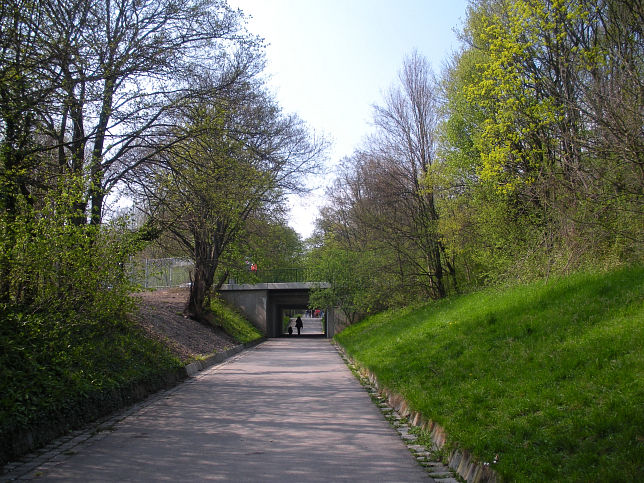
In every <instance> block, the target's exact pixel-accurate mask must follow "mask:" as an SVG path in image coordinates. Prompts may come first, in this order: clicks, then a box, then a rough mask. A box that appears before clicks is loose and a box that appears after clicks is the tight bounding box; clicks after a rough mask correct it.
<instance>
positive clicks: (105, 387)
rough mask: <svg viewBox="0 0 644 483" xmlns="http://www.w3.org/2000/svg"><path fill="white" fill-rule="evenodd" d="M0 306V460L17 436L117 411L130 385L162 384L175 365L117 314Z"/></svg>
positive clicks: (176, 362) (75, 424) (157, 345)
mask: <svg viewBox="0 0 644 483" xmlns="http://www.w3.org/2000/svg"><path fill="white" fill-rule="evenodd" d="M0 312H1V315H0V347H2V351H1V352H0V435H1V437H0V463H2V462H4V461H6V460H7V459H8V458H11V457H13V456H16V454H15V453H16V452H17V451H18V449H17V448H18V446H20V444H18V443H16V441H14V440H15V439H16V438H19V435H21V434H24V433H25V432H28V431H30V430H31V429H33V428H38V427H42V426H43V425H44V426H48V427H47V429H46V431H51V432H52V433H61V432H63V431H64V430H66V429H71V428H73V427H78V426H80V425H82V424H83V423H86V422H87V421H89V420H91V419H93V418H95V417H97V416H100V415H102V414H105V413H107V412H109V411H110V410H114V409H118V407H119V406H121V405H122V403H123V402H124V401H125V402H127V399H128V398H130V397H131V395H132V393H133V391H134V392H136V391H139V392H141V390H146V389H147V390H150V391H152V390H156V389H158V388H160V387H163V386H164V385H165V384H166V382H167V381H165V380H164V379H165V378H166V377H168V376H167V375H168V374H169V373H170V374H172V373H174V372H173V371H176V370H178V369H179V368H180V367H181V362H180V361H179V360H178V359H177V358H175V357H173V356H172V355H171V354H170V352H169V351H168V350H167V349H166V348H165V347H164V346H162V345H161V344H160V343H158V342H155V341H153V340H150V339H147V338H146V337H145V336H144V334H143V333H141V332H140V330H138V329H137V328H136V327H135V326H134V325H133V324H132V323H131V322H128V321H126V320H125V317H124V318H123V319H122V320H87V319H83V318H80V317H79V316H78V315H73V314H71V315H63V314H56V313H46V312H41V313H36V314H34V313H31V314H29V313H24V312H21V311H20V310H18V308H16V307H9V306H5V307H2V310H1V311H0ZM134 388H137V389H134ZM141 388H145V389H141ZM43 431H44V430H43ZM36 438H37V436H36ZM27 446H28V445H27ZM25 449H29V448H28V447H26V448H25Z"/></svg>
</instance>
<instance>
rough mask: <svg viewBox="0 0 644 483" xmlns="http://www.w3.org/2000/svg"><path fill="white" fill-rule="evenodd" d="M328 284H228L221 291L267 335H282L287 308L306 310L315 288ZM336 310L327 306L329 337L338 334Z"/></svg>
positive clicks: (327, 330) (230, 302)
mask: <svg viewBox="0 0 644 483" xmlns="http://www.w3.org/2000/svg"><path fill="white" fill-rule="evenodd" d="M328 286H329V284H326V283H317V282H289V283H258V284H225V285H222V287H221V288H220V290H219V294H220V295H221V297H222V298H223V299H224V300H225V301H226V302H227V303H229V304H230V305H233V306H234V307H237V308H238V309H239V310H241V311H242V313H243V314H244V316H245V317H246V318H247V319H248V320H249V321H250V322H251V323H252V324H253V325H254V326H255V327H257V328H258V329H259V330H260V331H261V332H262V333H263V334H264V335H265V336H266V337H281V336H282V335H283V334H282V332H283V328H282V316H283V313H284V310H286V309H301V310H302V311H304V310H306V309H307V308H308V306H309V295H310V292H311V289H313V288H318V287H321V288H327V287H328ZM334 313H335V311H334V310H333V308H332V307H327V308H325V314H326V333H325V335H326V337H327V338H331V337H333V336H334V335H335V317H334Z"/></svg>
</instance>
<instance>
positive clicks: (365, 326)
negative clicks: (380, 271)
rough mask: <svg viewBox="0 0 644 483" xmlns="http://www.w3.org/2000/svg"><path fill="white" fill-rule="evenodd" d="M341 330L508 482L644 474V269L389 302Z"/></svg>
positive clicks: (356, 352)
mask: <svg viewBox="0 0 644 483" xmlns="http://www.w3.org/2000/svg"><path fill="white" fill-rule="evenodd" d="M336 339H337V341H338V342H339V343H340V344H341V345H342V346H344V347H345V348H346V350H347V352H348V353H349V354H350V355H351V356H352V357H354V358H355V359H356V360H357V361H359V362H360V363H361V364H362V365H364V366H365V367H367V368H369V369H370V370H372V371H373V372H374V373H375V374H376V375H377V376H378V378H379V380H380V382H381V384H383V385H385V386H387V387H389V388H390V389H392V390H394V391H396V392H398V393H400V394H402V395H403V396H405V397H406V398H407V400H408V401H409V402H410V404H411V406H412V407H413V408H414V409H416V410H418V411H420V412H422V413H423V414H424V415H425V416H426V417H428V418H431V419H433V420H435V421H437V422H439V423H440V424H441V425H442V426H444V427H445V429H446V431H447V433H448V435H449V438H450V441H451V444H456V445H459V446H460V447H462V448H465V449H468V450H470V451H472V452H473V453H474V454H475V455H476V457H477V458H479V459H480V460H481V461H488V462H489V461H492V460H493V459H494V456H495V455H497V454H498V455H499V461H498V463H497V464H495V465H493V466H494V467H495V469H496V470H497V471H498V472H499V473H500V474H501V475H502V476H503V477H505V478H507V479H508V480H516V481H644V267H635V268H631V269H623V270H619V271H614V272H611V273H608V274H579V275H575V276H571V277H568V278H565V279H559V280H554V281H553V280H551V281H549V282H547V283H546V282H541V283H534V284H531V285H524V286H516V287H512V288H505V289H494V290H487V291H484V292H480V293H475V294H470V295H465V296H459V297H451V298H449V299H446V300H443V301H440V302H436V303H429V304H426V305H422V306H418V307H412V308H406V309H402V310H397V311H391V312H386V313H382V314H379V315H376V316H373V317H370V318H368V319H367V320H365V321H363V322H361V323H359V324H356V325H354V326H351V327H349V328H347V329H346V330H345V331H343V332H342V333H341V334H339V335H337V336H336Z"/></svg>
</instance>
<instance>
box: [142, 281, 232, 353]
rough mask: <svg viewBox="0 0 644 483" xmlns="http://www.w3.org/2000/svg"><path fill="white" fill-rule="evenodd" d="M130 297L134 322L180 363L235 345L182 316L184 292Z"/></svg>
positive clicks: (215, 332)
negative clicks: (133, 302)
mask: <svg viewBox="0 0 644 483" xmlns="http://www.w3.org/2000/svg"><path fill="white" fill-rule="evenodd" d="M134 297H135V299H136V300H137V302H138V306H139V310H138V312H137V313H135V314H134V315H133V319H134V321H135V322H136V323H137V324H138V325H139V326H141V327H142V328H143V330H145V331H146V332H147V333H148V334H149V335H150V337H152V338H154V339H156V340H159V341H161V342H163V343H164V344H166V345H167V346H168V347H169V349H170V350H171V351H172V353H173V354H175V355H176V356H177V357H179V358H180V359H181V360H182V361H184V362H188V361H190V360H192V359H194V358H195V357H198V356H205V355H208V354H212V353H213V352H219V351H223V350H226V349H228V348H230V347H233V346H234V345H236V343H235V341H234V340H233V339H232V338H231V337H229V336H228V335H226V334H225V333H224V332H223V331H221V330H218V329H215V328H213V327H211V326H207V325H204V324H202V323H200V322H197V321H194V320H191V319H187V318H185V317H183V315H182V312H183V307H184V305H185V302H186V300H187V298H188V290H187V289H184V288H172V289H160V290H155V291H152V292H142V293H137V294H135V295H134Z"/></svg>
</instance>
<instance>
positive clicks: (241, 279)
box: [131, 258, 320, 289]
mask: <svg viewBox="0 0 644 483" xmlns="http://www.w3.org/2000/svg"><path fill="white" fill-rule="evenodd" d="M193 267H194V263H193V261H192V260H189V259H186V258H154V259H153V258H146V259H144V260H139V261H136V262H133V263H132V266H131V279H132V282H134V283H135V284H137V285H140V286H141V287H143V288H151V289H154V288H171V287H188V286H190V282H191V273H192V270H193ZM289 282H320V277H319V275H317V276H316V271H315V270H311V269H308V268H301V267H292V268H272V269H258V270H249V269H245V270H231V271H230V274H229V276H228V279H227V281H226V283H230V284H256V283H289Z"/></svg>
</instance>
